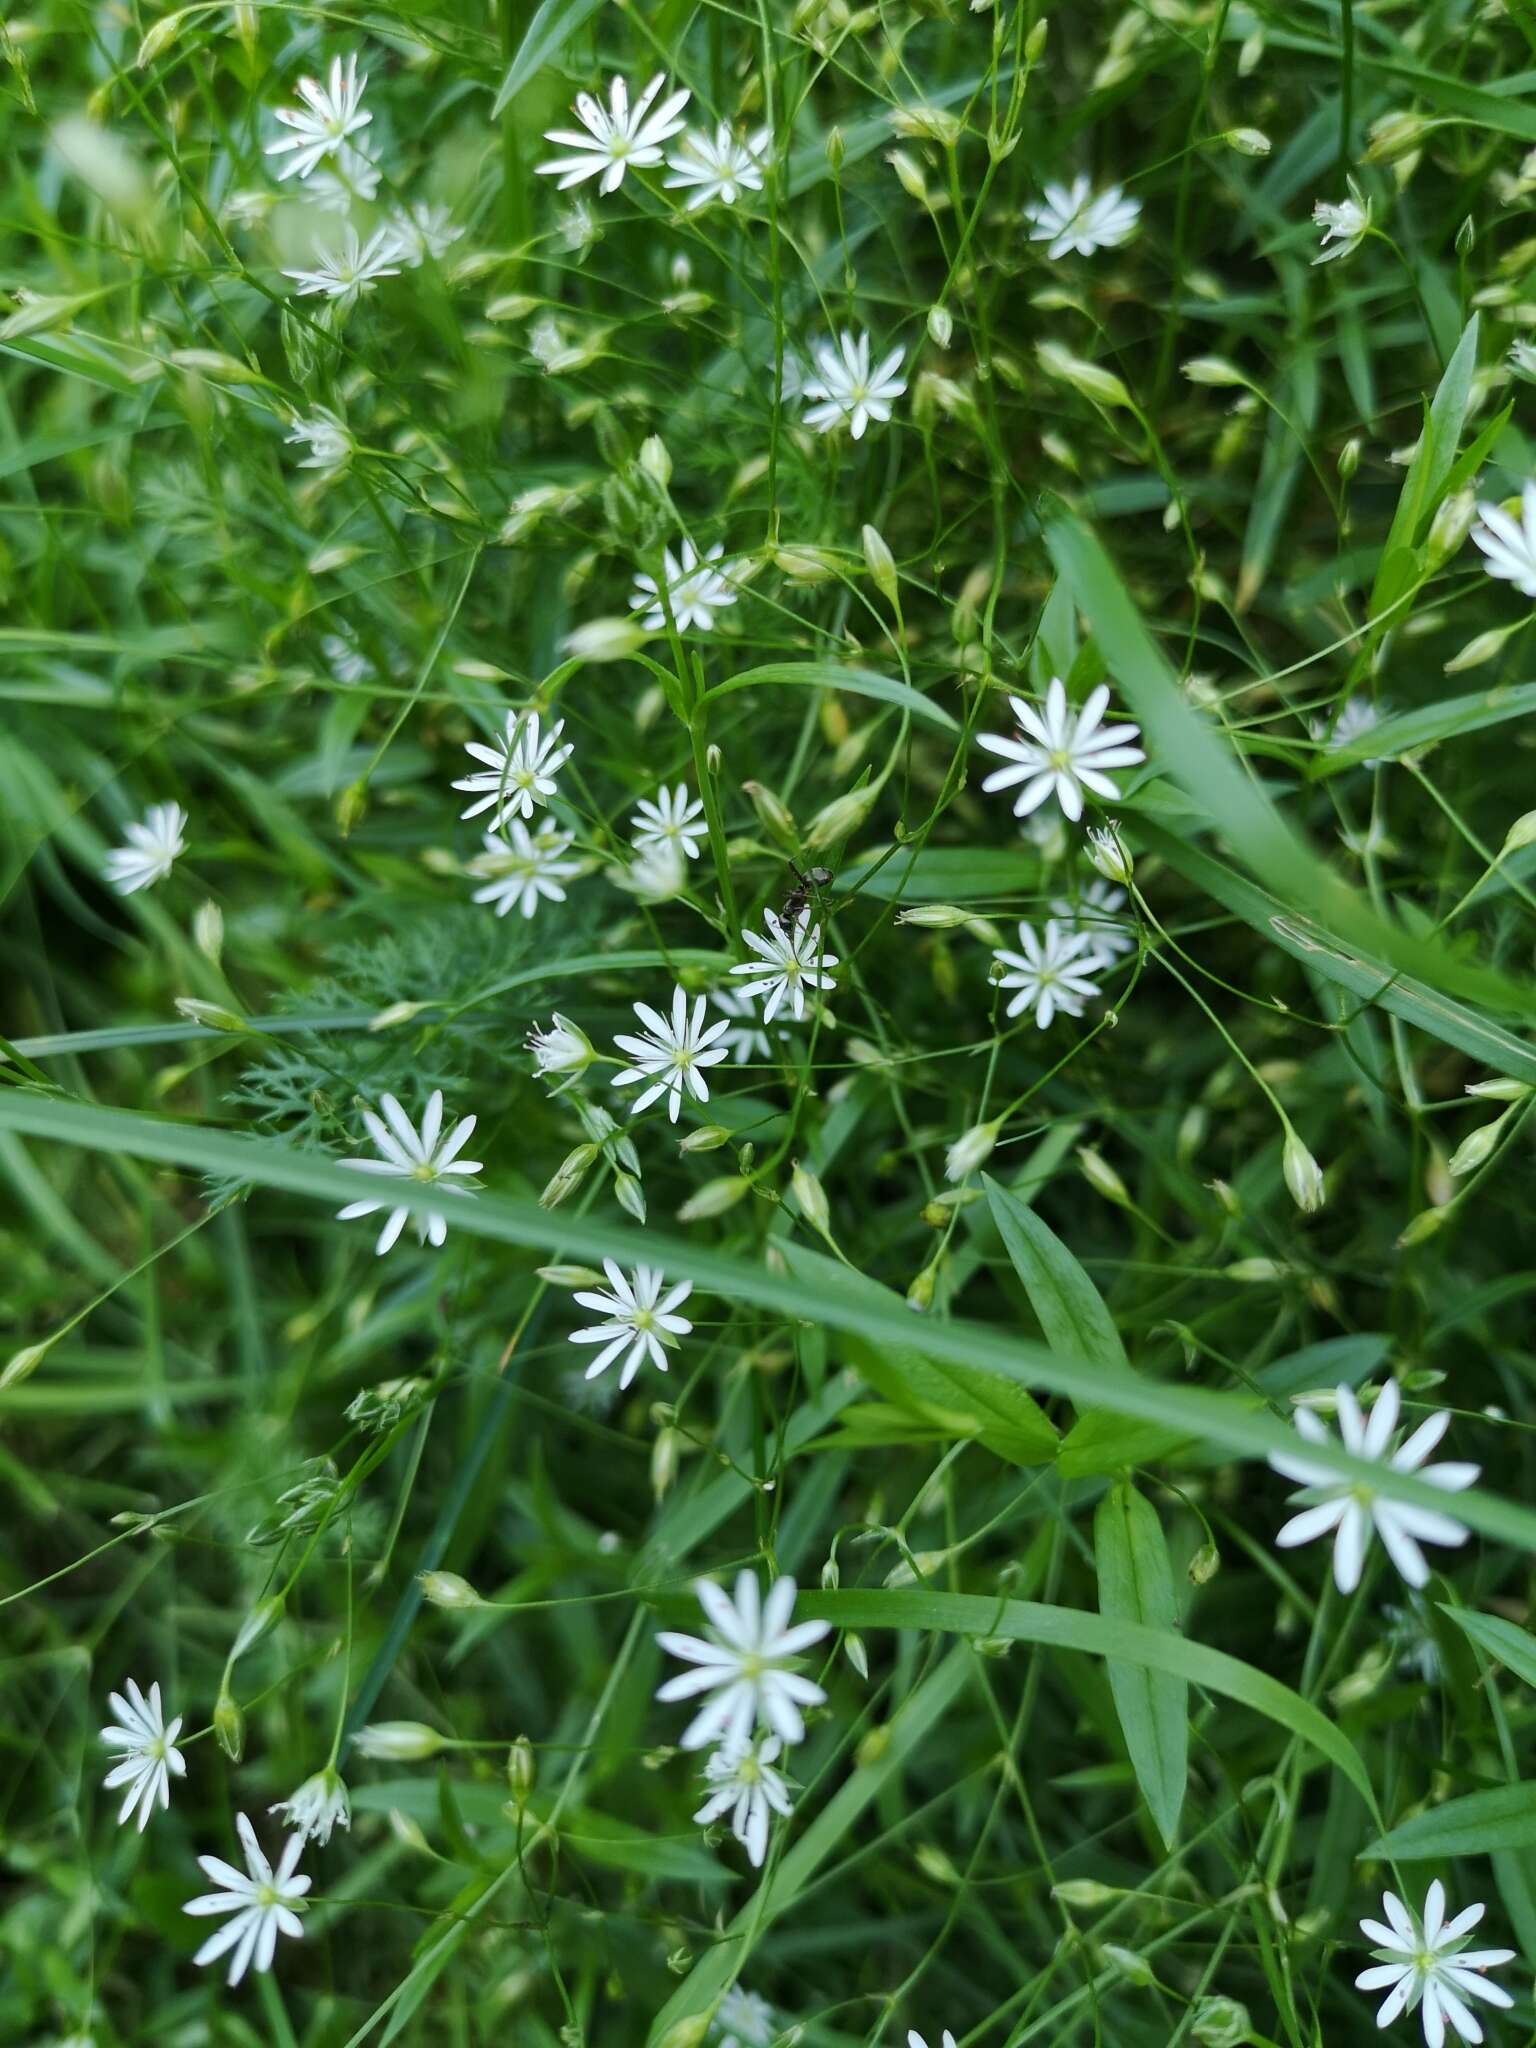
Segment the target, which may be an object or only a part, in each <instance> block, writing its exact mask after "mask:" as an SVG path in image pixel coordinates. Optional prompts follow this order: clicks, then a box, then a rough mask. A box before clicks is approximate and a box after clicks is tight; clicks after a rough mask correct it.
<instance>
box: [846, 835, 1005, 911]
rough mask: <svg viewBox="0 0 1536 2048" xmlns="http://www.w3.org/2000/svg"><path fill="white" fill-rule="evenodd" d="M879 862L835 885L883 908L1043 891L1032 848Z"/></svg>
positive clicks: (911, 854) (921, 854) (871, 860)
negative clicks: (857, 892)
mask: <svg viewBox="0 0 1536 2048" xmlns="http://www.w3.org/2000/svg"><path fill="white" fill-rule="evenodd" d="M877 858H878V857H877V856H870V857H868V858H866V859H864V860H862V861H860V863H859V865H858V866H857V867H853V868H845V869H844V870H843V872H842V873H841V874H840V875H839V876H838V877H837V880H836V882H835V884H834V885H833V886H834V887H835V888H836V889H837V891H838V893H839V894H842V893H843V892H844V891H852V890H854V889H857V890H860V891H861V892H862V893H863V894H864V895H866V896H874V897H877V898H878V899H879V901H880V902H882V903H890V902H897V901H900V902H902V903H974V902H976V901H977V900H978V899H980V898H983V897H990V896H1016V895H1018V894H1019V892H1020V891H1021V890H1024V889H1038V888H1039V886H1040V856H1039V855H1038V854H1037V853H1036V852H1035V851H1034V849H1033V848H1032V847H1023V846H930V847H924V848H922V849H920V850H917V851H914V850H913V849H912V848H911V847H897V848H896V849H895V851H894V852H893V853H892V855H891V857H890V858H889V859H888V860H886V862H885V864H884V866H883V867H877V865H876V861H877Z"/></svg>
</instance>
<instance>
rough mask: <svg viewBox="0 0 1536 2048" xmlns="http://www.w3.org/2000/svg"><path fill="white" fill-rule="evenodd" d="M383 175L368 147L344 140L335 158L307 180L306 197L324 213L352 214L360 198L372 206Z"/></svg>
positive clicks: (365, 203) (366, 204)
mask: <svg viewBox="0 0 1536 2048" xmlns="http://www.w3.org/2000/svg"><path fill="white" fill-rule="evenodd" d="M383 175H384V173H383V172H382V171H381V170H380V169H379V166H378V165H377V164H376V163H375V162H374V160H373V158H372V157H371V156H369V154H368V152H367V151H366V150H364V149H358V148H357V147H355V146H354V145H353V144H352V143H350V142H344V143H343V144H342V145H341V147H340V149H338V150H337V152H336V154H335V156H334V157H333V158H332V159H331V161H330V162H329V163H328V164H325V165H324V166H323V167H322V168H321V169H320V170H318V171H316V172H315V173H314V174H313V176H312V177H310V178H309V179H308V180H307V181H306V183H305V186H304V197H305V198H306V199H307V200H308V201H309V203H310V204H311V205H312V206H318V207H319V208H320V210H321V212H322V213H339V214H343V215H345V214H349V213H350V212H351V211H352V208H353V206H354V205H355V204H356V203H357V202H358V201H359V200H361V201H362V202H363V204H364V205H365V206H371V205H372V203H373V201H374V200H375V199H376V198H377V197H378V195H379V180H380V179H381V178H382V177H383Z"/></svg>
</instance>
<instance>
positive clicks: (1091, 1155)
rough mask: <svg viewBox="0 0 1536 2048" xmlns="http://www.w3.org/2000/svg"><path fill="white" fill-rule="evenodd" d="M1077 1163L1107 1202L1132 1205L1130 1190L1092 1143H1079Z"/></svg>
mask: <svg viewBox="0 0 1536 2048" xmlns="http://www.w3.org/2000/svg"><path fill="white" fill-rule="evenodd" d="M1077 1163H1078V1165H1079V1166H1080V1167H1081V1168H1082V1174H1083V1179H1084V1180H1085V1181H1087V1183H1088V1185H1089V1187H1091V1188H1092V1189H1093V1191H1094V1193H1095V1194H1099V1195H1102V1196H1103V1197H1104V1199H1105V1201H1106V1202H1115V1203H1117V1204H1118V1205H1119V1207H1120V1208H1122V1209H1128V1208H1129V1207H1130V1205H1131V1195H1130V1190H1129V1189H1128V1188H1127V1187H1126V1184H1125V1182H1124V1181H1123V1180H1122V1179H1121V1178H1120V1176H1119V1174H1118V1173H1116V1171H1115V1169H1114V1168H1113V1167H1112V1166H1111V1165H1110V1163H1109V1161H1108V1160H1107V1159H1106V1158H1105V1157H1104V1156H1103V1154H1102V1153H1100V1152H1097V1151H1095V1149H1094V1148H1093V1146H1092V1145H1079V1146H1078V1148H1077Z"/></svg>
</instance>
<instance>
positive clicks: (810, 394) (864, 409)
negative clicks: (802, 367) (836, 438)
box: [786, 328, 907, 441]
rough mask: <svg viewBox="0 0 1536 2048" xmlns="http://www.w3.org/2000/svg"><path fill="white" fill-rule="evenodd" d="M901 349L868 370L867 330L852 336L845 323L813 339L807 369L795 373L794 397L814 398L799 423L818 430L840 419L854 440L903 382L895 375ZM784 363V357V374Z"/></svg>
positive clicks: (885, 411) (881, 415) (882, 415)
mask: <svg viewBox="0 0 1536 2048" xmlns="http://www.w3.org/2000/svg"><path fill="white" fill-rule="evenodd" d="M902 360H903V351H902V350H901V349H899V348H893V349H892V350H891V352H890V354H889V355H888V356H885V357H884V358H882V360H881V362H880V363H879V365H878V366H877V367H876V368H875V369H873V370H871V368H870V352H869V336H868V335H867V334H860V335H858V336H857V337H856V336H855V335H854V334H853V333H852V332H851V331H850V330H849V329H847V328H844V330H843V332H842V333H841V334H840V335H839V336H838V337H837V339H836V340H835V341H832V340H825V341H817V342H813V343H812V345H811V367H810V371H809V374H807V375H804V376H802V377H801V378H800V380H799V381H800V394H799V395H800V397H801V398H808V399H812V400H814V401H815V403H813V404H812V405H811V407H810V409H809V410H808V411H807V413H806V415H805V424H806V425H807V426H808V427H815V428H816V430H817V431H818V433H822V434H830V433H831V431H832V429H833V428H834V427H838V426H842V425H843V424H845V423H846V425H847V428H848V431H849V433H850V434H852V436H853V438H854V440H855V441H858V440H862V439H863V435H864V429H865V428H866V427H867V426H868V425H869V423H870V421H871V420H875V421H877V422H881V423H883V422H884V421H886V420H888V419H889V418H890V416H891V407H892V405H893V404H894V403H895V401H896V400H897V399H898V398H900V396H901V394H902V393H903V392H904V391H905V390H906V388H907V380H906V378H905V377H903V376H901V375H900V371H901V366H902ZM787 371H788V364H787V361H786V374H787Z"/></svg>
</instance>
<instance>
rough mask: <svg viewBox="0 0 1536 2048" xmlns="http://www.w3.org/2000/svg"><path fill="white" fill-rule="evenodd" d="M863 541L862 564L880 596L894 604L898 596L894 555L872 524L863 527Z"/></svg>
mask: <svg viewBox="0 0 1536 2048" xmlns="http://www.w3.org/2000/svg"><path fill="white" fill-rule="evenodd" d="M863 542H864V566H865V568H866V569H868V571H869V574H870V579H871V581H872V582H873V583H874V586H875V588H876V589H877V590H878V591H879V592H880V594H881V596H882V597H884V598H886V599H888V600H889V602H890V603H892V604H895V603H896V602H897V596H898V593H897V586H896V560H895V557H894V556H893V555H892V553H891V551H890V549H889V548H888V547H887V546H886V544H885V542H884V540H883V539H882V537H881V535H880V533H879V532H878V531H877V529H876V528H875V527H873V526H866V527H865V528H864V532H863Z"/></svg>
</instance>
